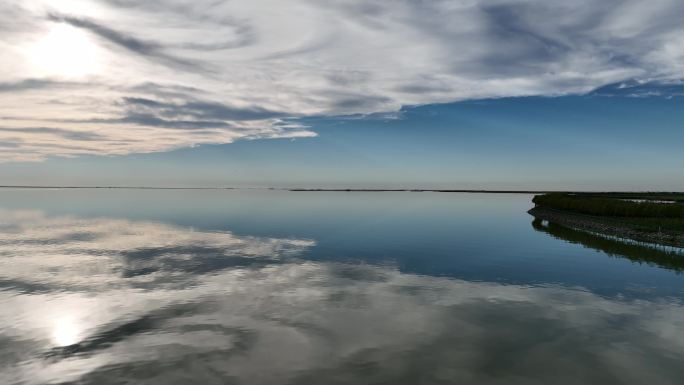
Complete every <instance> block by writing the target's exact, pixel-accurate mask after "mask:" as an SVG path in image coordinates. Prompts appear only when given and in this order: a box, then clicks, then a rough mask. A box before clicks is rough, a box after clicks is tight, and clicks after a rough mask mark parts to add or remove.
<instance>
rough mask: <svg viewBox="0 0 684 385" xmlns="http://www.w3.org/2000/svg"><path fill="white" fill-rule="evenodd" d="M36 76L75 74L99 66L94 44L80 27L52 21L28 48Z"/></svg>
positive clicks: (67, 75) (89, 70) (95, 70)
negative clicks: (47, 29) (46, 31)
mask: <svg viewBox="0 0 684 385" xmlns="http://www.w3.org/2000/svg"><path fill="white" fill-rule="evenodd" d="M28 59H29V61H30V63H31V65H32V66H33V68H34V69H35V70H36V72H38V75H39V76H57V77H66V78H79V77H83V76H87V75H92V74H94V73H96V72H97V71H98V70H99V69H100V62H99V54H98V47H97V46H96V45H95V43H93V42H92V41H91V39H90V37H89V36H88V35H87V34H86V33H85V32H83V31H81V30H79V29H77V28H74V27H72V26H70V25H66V24H56V25H55V26H53V27H52V28H51V29H50V31H49V32H48V33H47V34H46V35H45V36H44V37H43V38H42V39H40V40H39V41H38V42H36V43H35V44H34V45H33V46H32V47H30V48H29V50H28Z"/></svg>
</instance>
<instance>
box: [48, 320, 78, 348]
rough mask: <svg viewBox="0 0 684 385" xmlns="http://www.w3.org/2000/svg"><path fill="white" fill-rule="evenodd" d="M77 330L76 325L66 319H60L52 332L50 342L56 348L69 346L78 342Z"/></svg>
mask: <svg viewBox="0 0 684 385" xmlns="http://www.w3.org/2000/svg"><path fill="white" fill-rule="evenodd" d="M78 337H79V330H78V328H77V327H76V324H75V323H74V322H72V321H71V320H68V319H60V320H59V321H58V322H57V323H56V324H55V325H54V328H53V330H52V340H53V341H54V342H55V344H57V345H58V346H69V345H73V344H75V343H76V342H78Z"/></svg>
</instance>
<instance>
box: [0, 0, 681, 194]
mask: <svg viewBox="0 0 684 385" xmlns="http://www.w3.org/2000/svg"><path fill="white" fill-rule="evenodd" d="M683 18H684V3H683V2H681V1H680V0H653V1H649V2H648V3H646V2H643V1H639V0H605V1H593V0H592V1H589V0H577V1H572V2H568V1H561V0H544V1H542V0H487V1H484V0H433V1H421V0H392V1H389V0H387V1H385V0H378V1H372V2H371V1H360V0H298V1H294V0H293V1H287V0H250V1H242V0H233V1H217V0H192V1H191V0H150V1H144V2H141V1H133V0H60V1H59V2H56V1H48V0H21V1H15V0H5V1H3V2H2V3H0V50H1V51H2V53H3V54H2V55H1V56H0V69H1V71H0V185H54V186H64V185H69V186H95V185H98V186H155V187H161V186H167V187H171V186H174V187H332V188H338V187H351V188H356V187H359V188H402V187H406V188H418V187H424V188H464V189H471V188H472V189H479V188H484V189H576V190H651V191H653V190H669V191H672V190H684V171H682V170H684V151H681V147H682V144H684V108H682V107H684V105H683V104H684V103H683V101H684V80H683V79H684V24H682V23H681V20H682V19H683Z"/></svg>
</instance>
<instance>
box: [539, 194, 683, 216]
mask: <svg viewBox="0 0 684 385" xmlns="http://www.w3.org/2000/svg"><path fill="white" fill-rule="evenodd" d="M630 199H644V198H643V197H642V198H630ZM532 202H534V204H536V205H537V206H542V207H546V208H551V209H556V210H564V211H572V212H576V213H580V214H587V215H595V216H602V217H626V218H673V219H674V218H678V219H684V204H681V203H654V202H649V201H648V199H645V200H644V201H643V202H634V201H630V200H625V199H624V198H620V199H619V198H608V197H598V196H590V195H583V194H563V193H552V194H544V195H537V196H535V197H534V199H532Z"/></svg>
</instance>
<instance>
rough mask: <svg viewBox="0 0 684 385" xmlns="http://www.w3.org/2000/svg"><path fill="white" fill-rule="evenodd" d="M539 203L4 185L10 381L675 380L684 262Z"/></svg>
mask: <svg viewBox="0 0 684 385" xmlns="http://www.w3.org/2000/svg"><path fill="white" fill-rule="evenodd" d="M530 199H531V196H527V195H505V194H450V193H409V192H406V193H334V192H318V193H315V192H280V191H268V190H239V191H237V190H236V191H207V190H59V189H55V190H20V189H13V190H12V189H10V190H8V189H6V190H0V309H1V310H0V383H2V384H47V383H50V384H124V383H131V384H134V383H141V384H160V385H161V384H164V385H166V384H187V383H198V384H439V383H459V384H602V385H604V384H681V381H682V378H684V365H682V362H684V331H683V330H684V306H683V303H682V300H683V299H684V276H682V275H681V272H682V271H683V270H684V262H682V260H684V257H682V258H678V257H676V256H672V255H670V254H668V253H666V252H663V251H653V250H649V249H646V248H641V247H638V246H628V245H622V244H619V243H617V242H614V241H611V240H606V239H602V238H598V237H595V236H592V235H589V234H585V233H580V232H576V231H572V230H567V229H563V228H559V227H557V226H555V225H553V224H546V223H541V222H535V221H533V218H532V217H530V216H529V215H528V214H526V211H527V209H529V208H530Z"/></svg>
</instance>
